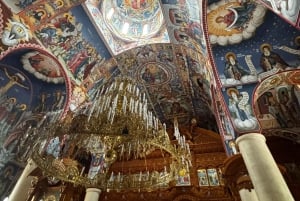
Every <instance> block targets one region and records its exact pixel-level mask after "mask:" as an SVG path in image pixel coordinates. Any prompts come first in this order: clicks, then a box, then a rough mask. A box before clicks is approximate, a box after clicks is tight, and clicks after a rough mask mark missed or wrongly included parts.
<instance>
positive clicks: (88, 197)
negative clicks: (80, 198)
mask: <svg viewBox="0 0 300 201" xmlns="http://www.w3.org/2000/svg"><path fill="white" fill-rule="evenodd" d="M100 193H101V190H100V189H98V188H88V189H86V194H85V198H84V201H98V200H99V196H100Z"/></svg>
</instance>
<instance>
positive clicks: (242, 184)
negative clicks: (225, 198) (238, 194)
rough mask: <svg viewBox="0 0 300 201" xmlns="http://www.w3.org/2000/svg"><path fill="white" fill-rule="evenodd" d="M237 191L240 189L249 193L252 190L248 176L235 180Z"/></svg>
mask: <svg viewBox="0 0 300 201" xmlns="http://www.w3.org/2000/svg"><path fill="white" fill-rule="evenodd" d="M236 183H237V189H238V191H240V190H241V189H246V190H249V191H251V190H252V189H253V184H252V181H251V179H250V177H249V176H248V175H243V176H241V177H239V178H238V180H237V182H236Z"/></svg>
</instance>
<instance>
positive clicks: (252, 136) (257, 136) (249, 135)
mask: <svg viewBox="0 0 300 201" xmlns="http://www.w3.org/2000/svg"><path fill="white" fill-rule="evenodd" d="M244 140H262V141H264V142H265V141H266V137H265V136H264V135H263V134H261V133H247V134H244V135H241V136H240V137H238V138H237V139H236V144H237V145H238V144H239V143H240V142H241V141H244Z"/></svg>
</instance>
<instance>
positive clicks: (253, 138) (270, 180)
mask: <svg viewBox="0 0 300 201" xmlns="http://www.w3.org/2000/svg"><path fill="white" fill-rule="evenodd" d="M236 143H237V145H238V147H239V150H240V153H241V154H242V156H243V159H244V162H245V165H246V168H247V170H248V173H249V176H250V178H251V181H252V184H253V186H254V189H255V192H256V194H257V197H258V199H259V200H260V201H283V200H284V201H293V200H294V198H293V196H292V194H291V192H290V190H289V188H288V186H287V184H286V183H285V181H284V178H283V176H282V174H281V173H280V170H279V168H278V166H277V164H276V162H275V160H274V158H273V156H272V154H271V152H270V150H269V148H268V147H267V144H266V138H265V137H264V136H263V135H262V134H259V133H249V134H245V135H242V136H240V137H238V138H237V140H236Z"/></svg>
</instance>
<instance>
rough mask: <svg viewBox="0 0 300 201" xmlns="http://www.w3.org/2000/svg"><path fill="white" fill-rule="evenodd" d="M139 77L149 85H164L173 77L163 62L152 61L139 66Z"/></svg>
mask: <svg viewBox="0 0 300 201" xmlns="http://www.w3.org/2000/svg"><path fill="white" fill-rule="evenodd" d="M138 79H139V81H140V82H142V83H144V84H145V85H146V86H147V85H162V84H165V83H167V82H168V81H169V80H170V79H171V78H170V73H169V72H168V71H167V69H166V68H165V67H164V66H163V64H162V63H158V62H150V63H146V64H144V65H143V66H141V67H140V68H139V70H138Z"/></svg>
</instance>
